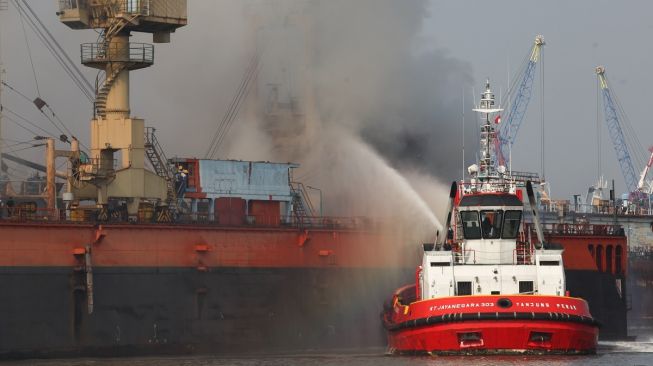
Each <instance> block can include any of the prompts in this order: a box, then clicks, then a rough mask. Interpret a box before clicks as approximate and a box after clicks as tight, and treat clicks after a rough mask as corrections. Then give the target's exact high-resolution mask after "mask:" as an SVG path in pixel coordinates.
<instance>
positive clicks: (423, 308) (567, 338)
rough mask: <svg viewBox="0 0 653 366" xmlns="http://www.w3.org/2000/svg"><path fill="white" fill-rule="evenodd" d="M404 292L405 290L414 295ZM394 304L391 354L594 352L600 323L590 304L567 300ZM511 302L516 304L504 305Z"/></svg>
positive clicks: (389, 323)
mask: <svg viewBox="0 0 653 366" xmlns="http://www.w3.org/2000/svg"><path fill="white" fill-rule="evenodd" d="M410 290H411V289H410V288H403V289H402V290H400V291H404V293H407V291H410ZM398 296H400V293H399V292H397V293H396V294H395V299H393V303H394V306H393V307H392V308H391V309H388V311H386V313H385V314H384V320H385V325H386V328H388V346H389V349H390V351H391V352H393V353H400V354H414V353H436V354H448V353H463V354H465V353H522V352H534V353H572V354H574V353H575V354H578V353H594V352H595V351H596V345H597V341H598V325H597V324H596V322H595V320H594V319H593V318H592V316H591V314H590V313H589V309H588V306H587V302H585V301H584V300H582V299H578V298H570V297H562V296H537V295H528V296H523V295H522V296H519V295H515V296H456V297H448V298H441V299H431V300H425V301H417V302H414V303H412V304H410V305H402V304H401V302H400V300H398ZM505 299H509V300H510V305H509V306H506V305H505V303H504V304H503V305H504V306H503V307H501V306H499V305H498V304H499V303H500V302H501V301H503V302H505Z"/></svg>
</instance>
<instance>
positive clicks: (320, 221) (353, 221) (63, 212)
mask: <svg viewBox="0 0 653 366" xmlns="http://www.w3.org/2000/svg"><path fill="white" fill-rule="evenodd" d="M21 197H22V196H21ZM34 197H35V198H40V199H42V195H35V196H34ZM0 220H2V221H15V222H26V221H47V222H51V221H57V222H74V223H84V224H98V223H103V222H109V223H121V222H125V223H127V222H130V223H139V224H157V222H156V215H141V214H140V213H139V215H137V216H134V217H128V218H127V217H125V218H122V217H111V218H110V219H109V221H101V220H98V218H97V208H94V207H75V208H71V209H65V208H58V209H47V208H37V207H36V204H32V205H30V206H26V205H25V204H24V203H15V204H14V206H12V207H7V202H2V203H1V204H0ZM165 224H167V225H169V224H171V223H165ZM172 224H173V225H198V224H199V225H207V226H216V227H262V228H263V227H265V228H300V229H338V230H348V229H350V230H371V231H376V230H380V229H383V227H385V225H384V223H383V222H381V221H378V220H374V219H372V218H368V217H334V216H319V217H317V216H316V217H312V216H306V217H304V219H303V220H302V222H301V225H300V224H299V223H298V222H297V221H296V220H295V218H294V216H275V215H246V216H227V217H226V218H222V217H221V215H220V214H219V213H188V214H180V215H178V218H177V220H176V221H175V222H174V223H172Z"/></svg>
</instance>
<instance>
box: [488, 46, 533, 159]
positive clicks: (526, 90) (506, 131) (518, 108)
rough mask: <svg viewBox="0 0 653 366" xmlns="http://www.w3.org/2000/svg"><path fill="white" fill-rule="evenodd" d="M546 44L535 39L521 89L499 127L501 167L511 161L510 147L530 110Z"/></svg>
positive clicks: (497, 151)
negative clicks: (542, 49)
mask: <svg viewBox="0 0 653 366" xmlns="http://www.w3.org/2000/svg"><path fill="white" fill-rule="evenodd" d="M544 44H545V43H544V38H543V37H542V36H541V35H538V36H537V37H535V42H534V44H533V48H532V49H531V53H530V56H529V58H528V63H527V64H526V70H525V71H524V74H523V76H522V78H521V82H520V83H519V89H517V92H516V94H515V96H514V99H512V100H511V102H510V107H509V109H508V116H507V117H506V121H505V122H504V123H502V124H501V126H500V127H499V134H498V139H497V141H498V142H499V148H498V149H496V154H497V162H498V163H499V165H504V166H505V165H506V164H507V161H508V159H509V151H508V149H509V148H510V145H512V144H513V143H514V142H515V138H516V137H517V132H519V127H520V126H521V124H522V121H523V120H524V116H525V115H526V109H527V108H528V103H529V102H530V100H531V95H532V94H533V80H534V79H535V66H536V65H537V61H538V60H539V59H540V53H541V48H542V46H544Z"/></svg>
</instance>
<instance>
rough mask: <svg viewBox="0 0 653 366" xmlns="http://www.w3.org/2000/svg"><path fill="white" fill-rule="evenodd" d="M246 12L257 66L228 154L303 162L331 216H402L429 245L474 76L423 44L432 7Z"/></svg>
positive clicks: (298, 5)
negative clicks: (463, 96) (464, 93)
mask: <svg viewBox="0 0 653 366" xmlns="http://www.w3.org/2000/svg"><path fill="white" fill-rule="evenodd" d="M249 5H250V6H249V7H246V8H245V9H244V10H243V11H242V12H240V14H243V18H244V19H243V23H244V24H248V27H249V28H250V29H249V33H248V34H249V35H250V36H249V39H245V42H246V43H248V44H250V46H251V49H252V50H254V49H256V50H257V51H258V52H259V54H260V57H261V65H260V71H259V74H258V78H257V83H256V86H255V87H254V88H253V90H251V91H250V100H249V101H248V103H247V104H246V106H245V107H244V109H245V110H244V111H242V113H241V115H240V118H239V120H238V121H237V123H236V124H235V126H234V128H233V129H232V131H231V132H230V134H231V136H230V138H229V141H227V142H226V143H225V145H224V146H223V147H222V148H221V151H222V153H223V154H224V155H227V156H229V157H232V158H243V159H258V160H260V159H274V160H277V161H294V162H298V163H300V164H302V166H301V168H300V169H298V170H297V172H296V173H295V178H296V179H297V180H299V181H303V182H304V183H305V184H306V185H309V186H315V187H317V188H319V189H320V190H322V192H323V197H324V209H325V213H326V214H330V215H346V216H357V215H361V216H384V217H387V218H398V217H402V216H403V217H405V218H409V220H407V221H412V222H413V223H419V225H418V226H419V227H420V228H421V229H422V234H424V235H426V236H431V238H430V239H431V240H432V237H433V234H434V233H435V228H436V226H439V223H438V221H437V220H436V219H435V217H434V216H433V213H435V214H437V215H438V216H442V215H443V214H444V212H443V210H444V202H445V200H446V197H447V189H446V186H447V184H444V185H443V184H441V182H443V181H450V180H451V179H452V178H453V177H454V172H455V171H456V170H457V169H459V168H458V167H459V161H460V159H459V158H458V157H456V155H455V154H454V153H453V152H454V151H458V150H459V143H458V142H459V141H460V126H459V123H458V121H459V118H460V117H459V111H460V91H461V90H462V87H463V86H465V85H470V84H471V77H470V76H469V75H470V74H471V71H470V67H469V65H467V64H466V63H463V62H460V61H458V60H455V59H453V58H451V57H448V56H447V55H446V53H445V52H444V51H441V50H437V49H435V47H434V45H431V44H427V43H426V40H427V39H428V38H427V37H424V36H423V35H422V23H423V20H424V18H425V17H427V16H428V13H429V9H428V2H427V1H421V0H420V1H410V2H397V1H392V0H384V1H371V0H358V1H345V0H335V1H323V2H306V1H293V0H286V1H274V2H272V5H271V4H270V2H268V3H267V4H263V3H257V4H256V6H252V4H249ZM191 21H192V19H191ZM246 33H247V31H246ZM244 55H245V56H246V55H247V52H244ZM243 64H244V63H243ZM242 141H250V142H253V143H246V144H243V143H242ZM452 156H453V158H452ZM313 196H314V197H315V198H317V197H316V195H315V192H313ZM315 198H314V200H316V201H319V199H315Z"/></svg>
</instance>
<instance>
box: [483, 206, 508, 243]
mask: <svg viewBox="0 0 653 366" xmlns="http://www.w3.org/2000/svg"><path fill="white" fill-rule="evenodd" d="M502 218H503V211H501V210H496V211H481V231H482V232H483V238H484V239H499V238H500V237H501V223H502V222H503V220H502Z"/></svg>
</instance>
